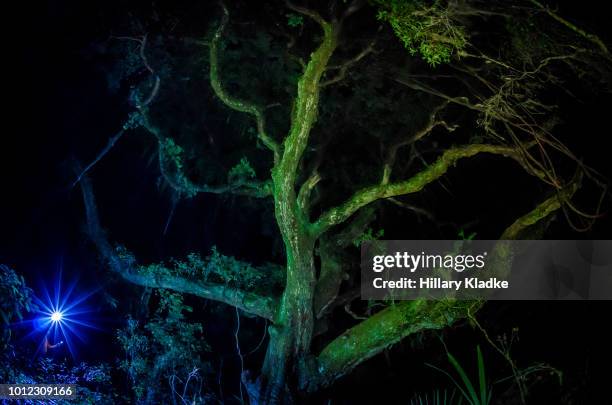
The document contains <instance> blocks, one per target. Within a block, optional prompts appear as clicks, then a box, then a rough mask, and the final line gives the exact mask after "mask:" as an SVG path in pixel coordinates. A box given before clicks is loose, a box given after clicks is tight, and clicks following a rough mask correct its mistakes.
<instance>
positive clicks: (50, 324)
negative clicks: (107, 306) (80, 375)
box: [26, 270, 100, 358]
mask: <svg viewBox="0 0 612 405" xmlns="http://www.w3.org/2000/svg"><path fill="white" fill-rule="evenodd" d="M76 287H77V283H76V281H72V282H71V283H69V284H68V285H67V286H65V285H63V282H62V272H61V270H60V271H59V273H58V274H57V276H56V277H55V280H54V282H53V288H52V293H49V289H48V288H47V287H46V286H45V285H44V284H43V285H41V288H40V290H41V292H42V294H40V295H39V296H35V297H34V302H35V303H36V305H37V307H38V310H37V311H36V313H35V317H34V319H31V320H29V321H28V323H30V325H31V331H30V333H29V334H28V335H27V336H26V337H34V338H35V339H37V340H38V338H39V337H42V338H41V340H40V343H39V346H38V350H37V352H36V353H37V354H43V353H47V352H48V351H49V350H58V349H59V348H60V347H61V346H63V345H64V344H65V345H66V348H67V349H68V351H69V352H70V355H71V356H72V357H73V358H76V354H77V346H78V342H83V343H84V342H85V338H86V336H85V330H86V329H97V330H100V328H98V327H97V326H96V325H94V324H93V323H92V320H93V319H94V318H93V316H92V315H93V312H94V311H92V310H91V309H89V308H88V307H87V303H86V301H87V300H88V299H89V298H90V297H91V296H92V295H93V294H95V293H96V292H97V291H98V290H93V291H86V292H81V293H77V288H76Z"/></svg>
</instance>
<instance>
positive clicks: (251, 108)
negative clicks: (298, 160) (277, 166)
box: [209, 3, 280, 161]
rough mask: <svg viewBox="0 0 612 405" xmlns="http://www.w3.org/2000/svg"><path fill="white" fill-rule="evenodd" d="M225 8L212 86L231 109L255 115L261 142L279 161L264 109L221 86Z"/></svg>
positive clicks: (213, 49)
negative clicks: (220, 55)
mask: <svg viewBox="0 0 612 405" xmlns="http://www.w3.org/2000/svg"><path fill="white" fill-rule="evenodd" d="M221 7H222V8H223V16H222V17H221V23H220V24H219V26H218V27H217V30H216V31H215V34H214V36H213V39H212V41H211V42H210V46H209V52H210V84H211V86H212V88H213V91H214V92H215V94H216V95H217V97H219V99H220V100H221V101H222V102H223V103H224V104H225V105H226V106H228V107H229V108H231V109H233V110H235V111H239V112H244V113H248V114H251V115H253V117H254V118H255V122H256V125H257V136H258V137H259V139H260V140H261V142H262V143H263V144H264V145H265V146H266V147H267V148H268V149H270V150H271V151H272V152H273V153H274V160H275V161H278V159H279V157H280V146H279V145H278V143H277V142H276V141H275V140H274V139H273V138H272V137H270V136H269V135H268V134H267V132H266V122H265V115H264V108H262V107H261V106H258V105H256V104H254V103H248V102H246V101H244V100H240V99H238V98H236V97H233V96H231V95H230V94H228V93H227V92H226V91H225V89H224V88H223V85H222V84H221V78H220V75H219V41H220V40H221V35H222V33H223V30H224V29H225V27H226V25H227V23H228V21H229V11H228V10H227V7H226V6H225V4H223V3H221Z"/></svg>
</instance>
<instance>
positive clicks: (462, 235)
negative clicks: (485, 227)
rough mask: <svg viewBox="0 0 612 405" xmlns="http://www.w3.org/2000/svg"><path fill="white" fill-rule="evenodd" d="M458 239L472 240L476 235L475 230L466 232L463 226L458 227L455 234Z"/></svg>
mask: <svg viewBox="0 0 612 405" xmlns="http://www.w3.org/2000/svg"><path fill="white" fill-rule="evenodd" d="M457 236H458V237H459V239H460V240H473V239H474V238H475V237H476V232H471V233H468V234H466V233H465V230H464V229H463V228H461V229H459V233H458V234H457Z"/></svg>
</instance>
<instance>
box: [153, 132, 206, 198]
mask: <svg viewBox="0 0 612 405" xmlns="http://www.w3.org/2000/svg"><path fill="white" fill-rule="evenodd" d="M160 146H161V147H160V152H161V154H162V159H163V160H164V162H165V164H166V165H168V164H170V167H172V174H171V176H172V177H173V178H174V181H176V182H177V183H178V186H179V188H180V189H181V190H183V193H185V194H186V196H187V197H193V196H195V195H196V194H197V193H198V190H197V189H196V187H195V186H194V185H193V183H192V182H191V180H189V179H188V178H187V177H186V176H185V174H184V168H185V164H184V154H185V151H184V149H183V147H182V146H180V145H179V144H177V143H176V142H174V139H172V138H171V137H166V138H163V140H160ZM162 170H164V169H163V168H162ZM169 174H170V173H169Z"/></svg>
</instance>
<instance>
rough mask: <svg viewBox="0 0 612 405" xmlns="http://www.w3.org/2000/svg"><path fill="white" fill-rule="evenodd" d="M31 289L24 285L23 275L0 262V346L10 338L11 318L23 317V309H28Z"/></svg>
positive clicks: (31, 295) (30, 305)
mask: <svg viewBox="0 0 612 405" xmlns="http://www.w3.org/2000/svg"><path fill="white" fill-rule="evenodd" d="M32 297H33V293H32V290H31V289H30V288H29V287H27V286H26V284H25V280H24V279H23V276H18V275H17V273H15V271H13V270H12V269H11V268H9V267H8V266H5V265H3V264H0V326H2V334H1V335H0V348H4V347H6V344H7V343H8V341H9V339H10V335H11V332H10V329H9V328H8V326H9V324H10V323H11V320H12V319H14V318H17V319H19V320H21V319H22V318H23V311H30V310H31V309H32V308H33V307H34V305H33V304H32Z"/></svg>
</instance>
